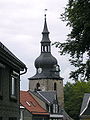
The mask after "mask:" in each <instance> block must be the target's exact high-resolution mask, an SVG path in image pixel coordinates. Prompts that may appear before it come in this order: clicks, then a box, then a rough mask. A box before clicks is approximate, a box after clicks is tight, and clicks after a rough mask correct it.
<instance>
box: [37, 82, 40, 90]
mask: <svg viewBox="0 0 90 120" xmlns="http://www.w3.org/2000/svg"><path fill="white" fill-rule="evenodd" d="M36 90H39V91H40V83H37V84H36Z"/></svg>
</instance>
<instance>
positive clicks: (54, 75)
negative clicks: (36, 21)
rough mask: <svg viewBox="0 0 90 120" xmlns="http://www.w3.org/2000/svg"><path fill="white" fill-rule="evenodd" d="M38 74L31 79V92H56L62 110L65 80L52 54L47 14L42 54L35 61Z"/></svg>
mask: <svg viewBox="0 0 90 120" xmlns="http://www.w3.org/2000/svg"><path fill="white" fill-rule="evenodd" d="M35 68H36V74H35V75H34V76H33V77H30V78H29V90H31V91H56V93H57V100H58V103H59V105H60V106H61V108H63V106H64V94H63V78H61V77H60V68H59V65H58V62H57V60H56V58H55V57H53V56H52V54H51V41H50V39H49V31H48V27H47V21H46V14H45V20H44V29H43V32H42V40H41V54H40V56H39V57H38V58H37V59H36V60H35Z"/></svg>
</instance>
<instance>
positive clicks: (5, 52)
mask: <svg viewBox="0 0 90 120" xmlns="http://www.w3.org/2000/svg"><path fill="white" fill-rule="evenodd" d="M0 60H1V61H3V62H7V63H8V64H10V65H12V64H13V66H15V67H18V68H20V70H23V69H24V68H26V65H25V64H24V63H23V62H22V61H20V60H19V59H18V58H17V57H16V56H15V55H14V54H13V53H12V52H11V51H10V50H9V49H8V48H7V47H5V46H4V45H3V44H2V43H1V42H0Z"/></svg>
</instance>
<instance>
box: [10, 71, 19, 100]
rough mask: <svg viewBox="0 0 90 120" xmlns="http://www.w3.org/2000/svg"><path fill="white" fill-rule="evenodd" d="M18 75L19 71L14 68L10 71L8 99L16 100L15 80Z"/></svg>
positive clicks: (16, 80) (17, 78)
mask: <svg viewBox="0 0 90 120" xmlns="http://www.w3.org/2000/svg"><path fill="white" fill-rule="evenodd" d="M19 76H20V75H19V73H17V72H16V71H14V70H13V71H12V72H10V99H11V100H14V101H17V82H18V80H19ZM13 80H14V81H13ZM12 82H13V83H12Z"/></svg>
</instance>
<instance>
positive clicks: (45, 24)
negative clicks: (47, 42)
mask: <svg viewBox="0 0 90 120" xmlns="http://www.w3.org/2000/svg"><path fill="white" fill-rule="evenodd" d="M44 16H45V21H44V29H43V32H42V34H44V33H48V34H49V31H48V27H47V21H46V14H45V15H44Z"/></svg>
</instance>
